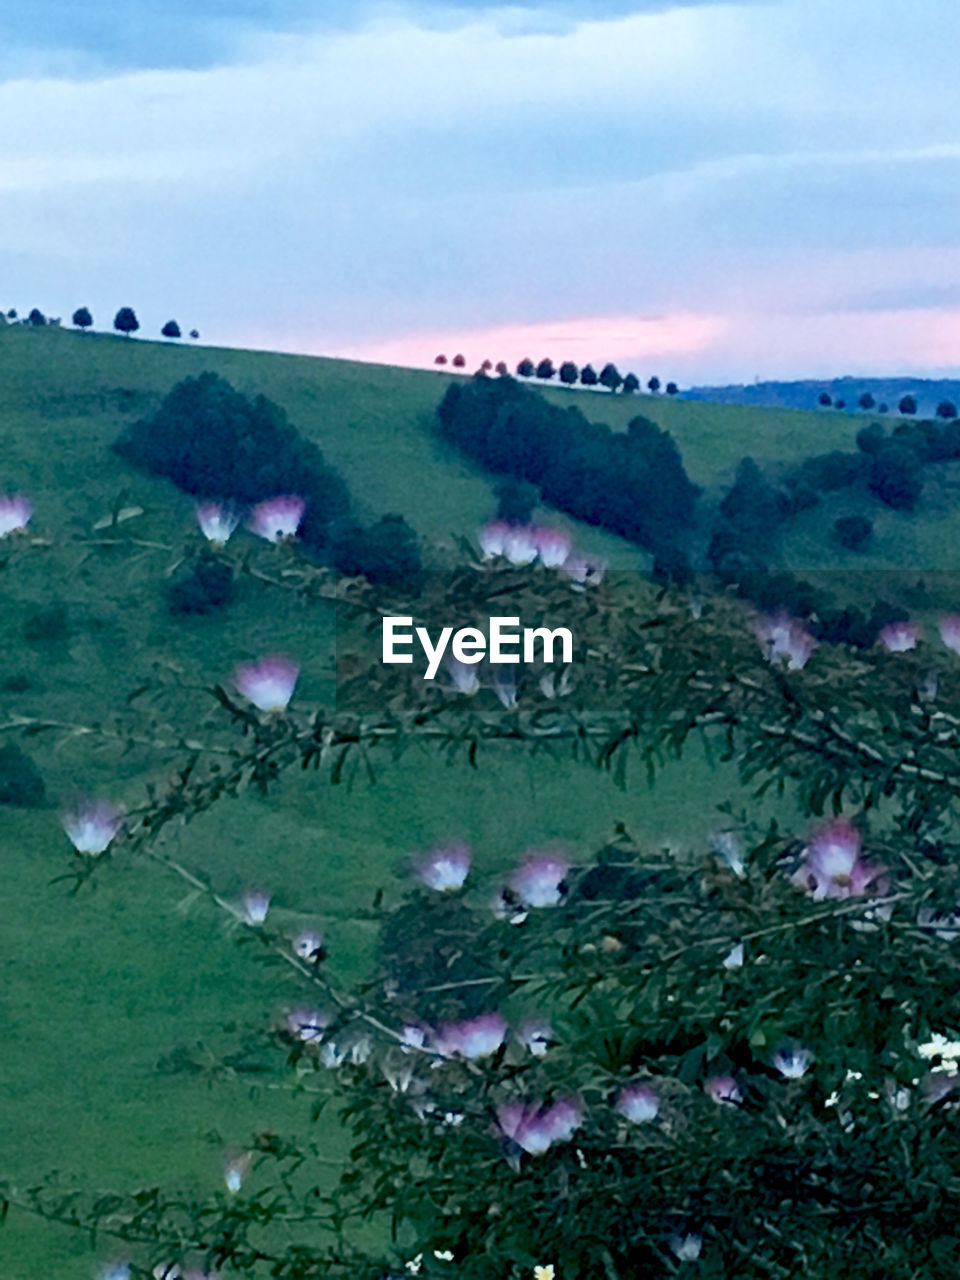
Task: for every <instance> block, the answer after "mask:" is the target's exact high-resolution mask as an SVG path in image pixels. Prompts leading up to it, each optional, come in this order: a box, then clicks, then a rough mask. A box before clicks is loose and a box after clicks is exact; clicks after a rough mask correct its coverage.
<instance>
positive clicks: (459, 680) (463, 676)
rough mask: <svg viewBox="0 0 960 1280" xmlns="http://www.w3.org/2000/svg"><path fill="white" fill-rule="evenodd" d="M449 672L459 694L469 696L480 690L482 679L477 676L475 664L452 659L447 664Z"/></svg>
mask: <svg viewBox="0 0 960 1280" xmlns="http://www.w3.org/2000/svg"><path fill="white" fill-rule="evenodd" d="M447 670H448V671H449V673H450V679H451V680H452V682H453V687H454V689H456V691H457V693H465V694H467V695H468V696H469V695H470V694H474V693H476V692H477V690H478V689H479V688H480V677H479V675H478V674H477V664H476V663H475V662H461V661H460V659H459V658H450V660H449V661H448V662H447Z"/></svg>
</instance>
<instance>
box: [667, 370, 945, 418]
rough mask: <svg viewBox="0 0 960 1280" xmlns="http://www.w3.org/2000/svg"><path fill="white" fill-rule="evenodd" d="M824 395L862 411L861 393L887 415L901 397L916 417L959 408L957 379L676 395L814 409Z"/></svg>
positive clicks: (779, 385) (756, 386)
mask: <svg viewBox="0 0 960 1280" xmlns="http://www.w3.org/2000/svg"><path fill="white" fill-rule="evenodd" d="M824 391H825V392H826V393H827V395H829V396H830V398H831V400H833V401H834V402H835V401H837V400H843V401H844V402H845V407H846V408H847V409H848V410H850V411H851V412H862V410H860V409H859V407H858V401H859V399H860V397H861V396H862V395H863V393H864V392H865V391H869V393H870V394H871V395H872V396H873V398H874V400H875V401H876V402H877V404H878V405H880V404H886V405H888V406H889V408H890V412H891V413H896V411H897V405H898V404H899V402H900V400H901V398H902V397H903V396H905V395H912V396H914V397H916V400H917V413H918V416H920V417H931V416H932V415H933V414H934V412H935V411H936V408H937V405H938V404H939V403H940V401H941V400H952V401H953V403H954V404H956V405H958V406H960V379H958V378H943V379H932V378H911V377H902V378H850V377H846V378H829V379H825V380H806V381H802V382H754V383H750V384H748V385H731V386H726V387H691V388H690V390H689V391H683V392H681V393H680V398H681V399H684V400H706V401H710V402H712V403H714V404H742V405H752V406H754V407H757V408H767V409H816V408H818V407H819V406H818V404H817V401H818V398H819V397H820V395H821V394H822V393H823V392H824Z"/></svg>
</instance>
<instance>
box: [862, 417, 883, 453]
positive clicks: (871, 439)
mask: <svg viewBox="0 0 960 1280" xmlns="http://www.w3.org/2000/svg"><path fill="white" fill-rule="evenodd" d="M886 441H887V433H886V431H885V430H884V428H883V424H882V423H880V422H871V423H870V425H869V427H861V428H860V430H859V431H858V432H857V448H858V449H859V450H860V452H861V453H869V454H870V455H871V456H876V454H878V453H879V452H880V450H881V449H882V448H883V447H884V445H885V444H886Z"/></svg>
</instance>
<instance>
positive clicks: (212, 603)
mask: <svg viewBox="0 0 960 1280" xmlns="http://www.w3.org/2000/svg"><path fill="white" fill-rule="evenodd" d="M232 595H233V570H232V569H231V567H230V565H229V564H227V562H226V561H225V560H220V559H218V558H217V557H216V556H202V557H201V558H200V559H198V560H196V561H195V562H194V563H193V564H192V565H189V566H187V567H185V568H184V569H182V570H181V571H180V573H179V574H178V575H177V577H175V578H174V579H173V581H172V582H171V583H170V584H169V586H168V588H167V603H168V604H169V606H170V612H171V613H173V614H184V613H213V612H214V611H215V610H217V609H222V608H223V607H224V606H225V605H227V604H229V603H230V599H231V597H232Z"/></svg>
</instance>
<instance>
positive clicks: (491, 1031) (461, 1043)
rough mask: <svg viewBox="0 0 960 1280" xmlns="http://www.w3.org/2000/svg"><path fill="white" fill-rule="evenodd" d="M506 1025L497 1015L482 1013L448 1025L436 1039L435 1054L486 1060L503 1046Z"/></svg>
mask: <svg viewBox="0 0 960 1280" xmlns="http://www.w3.org/2000/svg"><path fill="white" fill-rule="evenodd" d="M506 1034H507V1024H506V1022H505V1021H504V1019H503V1018H502V1017H501V1016H500V1014H499V1013H482V1014H480V1016H479V1017H477V1018H468V1019H467V1020H466V1021H464V1022H452V1023H448V1024H447V1025H446V1026H445V1027H443V1029H442V1030H441V1031H440V1034H439V1035H438V1037H437V1043H436V1048H437V1052H438V1053H441V1054H442V1055H443V1056H444V1057H447V1058H449V1057H452V1055H453V1054H455V1053H459V1054H460V1056H461V1057H463V1058H470V1059H471V1060H473V1059H475V1058H486V1057H489V1055H490V1054H491V1053H496V1051H497V1050H498V1049H499V1048H500V1046H501V1045H502V1044H503V1041H504V1039H505V1037H506Z"/></svg>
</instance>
